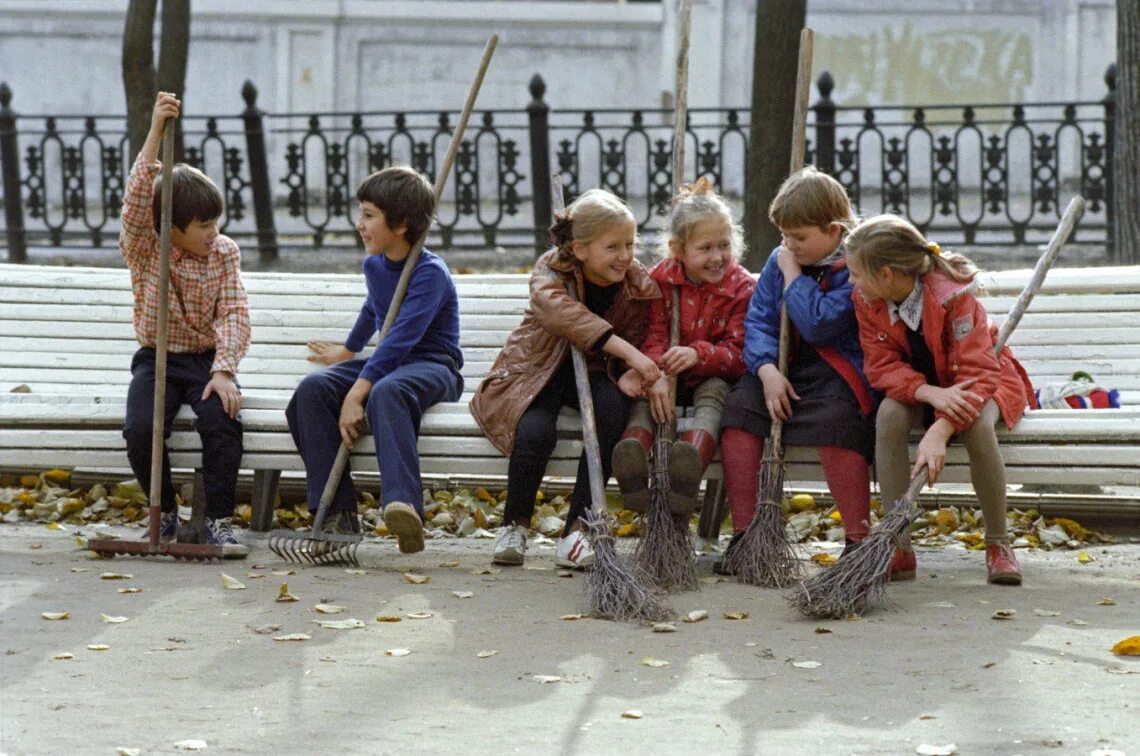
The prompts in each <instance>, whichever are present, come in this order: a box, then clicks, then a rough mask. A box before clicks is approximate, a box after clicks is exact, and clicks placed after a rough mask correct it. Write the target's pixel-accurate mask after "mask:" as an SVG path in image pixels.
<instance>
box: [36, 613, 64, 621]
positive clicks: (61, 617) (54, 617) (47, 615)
mask: <svg viewBox="0 0 1140 756" xmlns="http://www.w3.org/2000/svg"><path fill="white" fill-rule="evenodd" d="M40 616H41V617H43V618H44V619H46V620H65V619H71V612H44V613H43V614H41V615H40Z"/></svg>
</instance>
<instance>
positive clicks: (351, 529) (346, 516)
mask: <svg viewBox="0 0 1140 756" xmlns="http://www.w3.org/2000/svg"><path fill="white" fill-rule="evenodd" d="M321 532H322V533H327V534H329V535H359V534H360V519H359V518H358V517H357V516H356V512H350V511H348V510H346V509H342V510H340V511H338V512H329V513H327V514H326V515H325V521H324V522H322V523H321Z"/></svg>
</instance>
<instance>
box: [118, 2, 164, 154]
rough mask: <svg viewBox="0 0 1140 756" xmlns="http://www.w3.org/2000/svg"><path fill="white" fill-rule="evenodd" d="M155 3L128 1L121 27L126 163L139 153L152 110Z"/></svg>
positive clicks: (144, 139) (148, 126) (153, 93)
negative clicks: (124, 21)
mask: <svg viewBox="0 0 1140 756" xmlns="http://www.w3.org/2000/svg"><path fill="white" fill-rule="evenodd" d="M156 4H157V0H130V4H129V5H128V6H127V21H126V25H125V26H124V28H123V60H122V65H123V92H124V93H125V94H126V96H127V133H128V135H129V137H130V145H131V154H130V160H134V158H135V157H136V156H137V155H138V154H139V150H141V149H142V145H143V142H145V141H146V133H147V130H148V129H149V128H150V116H151V111H152V110H153V109H154V96H155V76H154V9H155V5H156Z"/></svg>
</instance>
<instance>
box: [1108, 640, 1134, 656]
mask: <svg viewBox="0 0 1140 756" xmlns="http://www.w3.org/2000/svg"><path fill="white" fill-rule="evenodd" d="M1112 653H1114V654H1116V655H1117V656H1140V635H1133V636H1132V637H1131V638H1125V639H1124V640H1122V641H1120V642H1119V643H1117V644H1116V645H1115V646H1113V647H1112Z"/></svg>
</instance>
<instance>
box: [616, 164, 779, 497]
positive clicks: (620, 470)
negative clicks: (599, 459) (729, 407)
mask: <svg viewBox="0 0 1140 756" xmlns="http://www.w3.org/2000/svg"><path fill="white" fill-rule="evenodd" d="M668 228H669V235H668V237H667V239H666V240H665V243H664V244H663V245H662V253H663V254H662V256H663V257H664V259H663V260H661V262H659V263H657V264H656V265H655V266H653V268H652V269H651V270H650V271H649V275H650V276H652V277H653V280H654V281H656V282H657V285H658V286H660V287H661V292H662V297H661V298H660V299H654V300H653V301H652V302H651V303H650V305H649V324H648V329H647V330H646V334H645V340H644V341H643V342H642V344H641V351H642V352H644V353H645V355H646V356H648V357H649V358H650V359H652V360H654V361H655V362H656V363H657V365H658V366H659V367H660V368H661V372H662V376H661V378H659V379H658V380H657V381H656V382H654V383H653V384H651V385H648V386H643V385H642V384H641V381H640V378H639V376H638V374H637V373H636V372H635V371H633V370H630V371H629V372H627V373H626V374H625V375H624V376H622V379H621V382H620V383H621V385H622V387H623V390H624V391H625V392H626V393H627V394H629V395H631V396H634V395H640V396H643V397H645V398H643V399H641V400H639V401H637V402H635V403H634V405H633V407H632V408H631V410H630V419H629V425H628V426H626V431H625V434H624V435H623V436H622V440H621V441H620V442H619V443H618V445H617V447H616V448H615V449H614V455H613V468H614V476H615V477H616V478H617V481H618V486H619V487H620V488H621V491H622V496H623V498H624V501H625V505H626V506H627V507H628V508H629V509H632V510H635V511H641V512H644V511H645V510H646V509H647V508H648V505H649V491H648V488H647V477H648V475H649V461H648V455H649V449H650V448H651V446H652V443H653V423H654V421H657V422H669V421H671V420H672V419H673V409H674V406H673V405H674V402H673V398H672V397H671V396H670V391H669V377H676V378H677V379H678V380H677V403H678V404H682V405H685V404H691V405H692V406H693V409H694V417H693V424H692V426H690V429H689V430H687V431H685V432H684V433H682V434H681V436H680V438H678V439H677V440H676V441H675V442H674V443H673V446H672V448H671V449H670V451H669V508H670V510H671V511H672V512H673V513H674V514H676V515H678V516H682V517H686V518H687V517H688V516H689V515H690V514H691V513H692V511H693V509H694V508H695V507H696V503H697V489H698V488H699V487H700V485H701V478H702V477H703V476H704V473H705V468H707V467H708V466H709V462H711V461H712V458H713V455H714V454H716V444H717V436H718V435H719V433H718V431H719V427H720V416H721V412H722V411H723V410H724V399H725V396H726V395H727V394H728V389H729V385H730V384H732V383H735V382H736V379H737V378H739V377H740V375H741V373H743V372H744V360H743V358H742V356H741V352H742V350H743V349H744V315H745V313H746V312H747V311H748V301H749V299H750V298H751V296H752V289H753V288H755V286H756V282H755V281H754V280H753V279H752V276H750V275H749V274H748V271H747V270H745V269H744V268H743V267H742V266H741V265H740V263H738V262H737V258H738V257H740V255H741V254H742V253H743V252H744V234H743V231H742V230H741V228H740V226H739V225H738V224H736V223H734V222H733V220H732V212H731V211H730V210H729V207H728V204H727V203H726V202H725V201H724V200H723V199H722V198H721V197H720V196H718V195H717V194H716V192H714V191H713V188H712V184H711V183H710V182H709V181H708V180H707V179H703V178H702V179H699V180H697V182H696V183H694V184H690V185H688V186H685V187H682V188H681V190H680V192H678V194H677V196H676V198H675V199H674V200H673V210H672V213H671V214H670V217H669V225H668ZM674 292H676V294H677V298H678V302H679V305H680V307H679V310H680V338H679V340H678V345H677V346H674V347H670V346H669V331H670V322H671V317H672V312H673V296H674Z"/></svg>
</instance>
